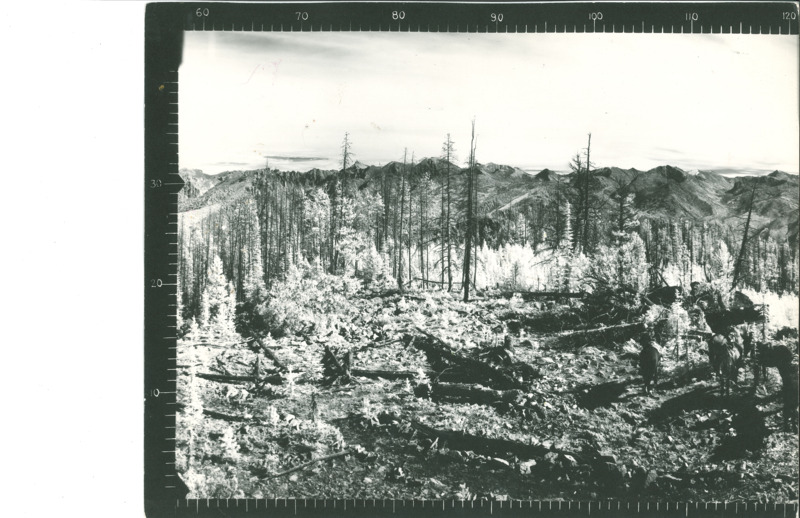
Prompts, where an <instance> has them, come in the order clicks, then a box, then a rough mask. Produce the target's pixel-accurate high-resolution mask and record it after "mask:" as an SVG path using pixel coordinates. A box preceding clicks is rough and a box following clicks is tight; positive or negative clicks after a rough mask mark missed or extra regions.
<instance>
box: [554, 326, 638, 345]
mask: <svg viewBox="0 0 800 518" xmlns="http://www.w3.org/2000/svg"><path fill="white" fill-rule="evenodd" d="M644 331H645V326H644V322H632V323H626V324H618V325H614V326H606V327H598V328H596V329H584V330H580V331H570V332H566V333H562V334H560V335H557V336H555V337H553V338H552V339H551V340H548V342H551V343H550V344H548V345H551V346H552V345H555V346H562V347H566V346H574V347H582V346H584V345H604V344H609V343H611V342H624V341H625V340H628V339H629V338H633V337H634V336H636V335H638V334H640V333H643V332H644Z"/></svg>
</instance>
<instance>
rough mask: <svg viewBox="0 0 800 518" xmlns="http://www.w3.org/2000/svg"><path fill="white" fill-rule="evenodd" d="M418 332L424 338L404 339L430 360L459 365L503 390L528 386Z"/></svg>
mask: <svg viewBox="0 0 800 518" xmlns="http://www.w3.org/2000/svg"><path fill="white" fill-rule="evenodd" d="M416 329H417V331H419V332H420V333H422V334H423V335H425V336H424V337H419V336H417V337H412V336H411V335H406V338H405V339H404V340H405V341H406V343H408V342H413V343H414V345H416V346H417V347H418V348H420V349H421V350H423V351H424V352H425V354H426V355H428V359H429V360H435V359H437V358H441V359H443V360H445V361H447V362H449V363H452V364H454V365H457V366H459V367H461V368H463V369H464V370H466V371H467V372H471V373H474V374H475V375H476V376H479V377H481V378H488V379H490V380H492V381H494V382H495V383H496V384H497V386H498V387H500V388H503V389H525V388H526V386H525V384H524V383H522V382H520V381H517V380H516V379H514V378H512V377H511V376H509V375H508V374H506V373H505V372H503V371H501V370H500V369H497V368H495V367H493V366H491V365H489V364H488V363H484V362H482V361H479V360H473V359H472V358H467V357H465V356H461V355H460V354H456V353H455V352H453V351H452V349H450V347H449V346H448V345H447V344H446V343H445V342H444V341H442V340H441V339H440V338H437V337H436V336H434V335H432V334H431V333H429V332H428V331H425V330H424V329H422V328H421V327H419V326H417V328H416Z"/></svg>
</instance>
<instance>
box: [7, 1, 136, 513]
mask: <svg viewBox="0 0 800 518" xmlns="http://www.w3.org/2000/svg"><path fill="white" fill-rule="evenodd" d="M144 6H145V4H144V3H143V2H138V1H131V2H76V1H68V2H58V3H56V2H9V3H8V4H6V5H4V9H3V14H2V17H0V38H2V47H0V48H2V49H3V52H2V67H3V73H2V76H3V80H2V86H0V88H2V103H3V110H2V117H0V120H2V127H3V137H2V139H3V146H2V150H3V151H2V160H0V169H1V170H2V193H3V196H2V197H3V201H2V203H0V213H2V221H3V227H2V233H3V234H4V235H3V240H2V242H3V247H2V253H0V257H2V259H0V261H2V270H0V271H2V272H4V275H3V277H4V279H5V280H4V282H3V283H2V284H3V290H2V293H3V297H2V298H3V303H2V310H0V314H2V324H3V327H5V328H6V329H10V330H11V332H10V333H8V332H5V333H3V334H2V338H0V343H2V351H3V354H2V356H0V361H1V362H2V363H1V365H2V367H1V368H0V373H2V374H0V380H2V381H0V383H2V400H3V407H4V408H3V426H2V430H3V435H2V444H3V451H4V455H3V477H2V478H3V482H2V487H3V490H2V492H3V496H4V498H3V502H2V504H0V509H2V510H1V511H0V513H2V514H3V515H4V516H15V517H22V516H37V517H41V516H73V515H75V516H92V517H94V516H98V517H100V516H119V517H123V516H136V517H139V516H143V515H144V510H143V496H142V495H143V482H142V477H143V446H142V442H143V422H144V421H143V393H144V391H143V374H142V369H143V352H142V351H143V310H142V304H143V302H142V288H141V286H142V284H141V283H142V278H143V266H142V263H143V253H142V252H143V241H144V239H143V237H144V236H143V217H144V216H143V194H142V192H143V185H144V184H143V181H144V176H143V151H142V149H143V125H144V119H143V117H144V112H143V94H142V85H143V81H144V79H143V77H144V76H143V69H144V43H143V42H144Z"/></svg>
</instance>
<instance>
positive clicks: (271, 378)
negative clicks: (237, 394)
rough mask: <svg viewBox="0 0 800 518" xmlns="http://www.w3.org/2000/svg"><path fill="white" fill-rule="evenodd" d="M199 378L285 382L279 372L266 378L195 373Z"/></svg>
mask: <svg viewBox="0 0 800 518" xmlns="http://www.w3.org/2000/svg"><path fill="white" fill-rule="evenodd" d="M195 376H197V377H198V378H203V379H205V380H209V381H216V382H219V383H234V384H235V383H261V384H264V383H269V384H270V385H281V384H283V378H282V377H281V376H280V375H279V374H273V375H272V376H266V377H264V378H256V377H254V376H233V375H228V374H212V373H210V372H198V373H196V374H195Z"/></svg>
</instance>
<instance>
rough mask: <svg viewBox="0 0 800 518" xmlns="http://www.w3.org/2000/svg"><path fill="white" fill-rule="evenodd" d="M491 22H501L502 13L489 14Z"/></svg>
mask: <svg viewBox="0 0 800 518" xmlns="http://www.w3.org/2000/svg"><path fill="white" fill-rule="evenodd" d="M490 18H491V20H492V21H493V22H502V21H503V13H492V15H491V16H490Z"/></svg>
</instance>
